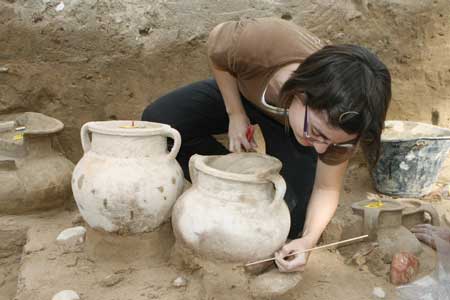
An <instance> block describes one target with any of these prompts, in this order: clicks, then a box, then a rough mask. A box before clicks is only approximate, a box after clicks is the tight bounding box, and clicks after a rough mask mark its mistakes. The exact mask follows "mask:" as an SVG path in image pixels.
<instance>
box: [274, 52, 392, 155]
mask: <svg viewBox="0 0 450 300" xmlns="http://www.w3.org/2000/svg"><path fill="white" fill-rule="evenodd" d="M302 93H303V95H304V96H303V97H302V99H303V101H304V104H306V105H308V107H310V108H312V109H316V110H324V111H326V112H327V113H328V119H329V122H330V124H331V126H333V127H337V128H341V129H342V130H344V131H345V132H347V133H349V134H354V133H357V134H359V135H360V138H361V141H362V142H365V143H368V144H371V145H374V146H375V147H377V148H378V146H379V144H380V137H381V131H382V130H383V128H384V120H385V118H386V112H387V109H388V107H389V103H390V100H391V75H390V73H389V70H388V69H387V67H386V66H385V65H384V64H383V63H382V62H381V61H380V60H379V59H378V58H377V57H376V56H375V54H373V53H372V52H370V51H369V50H368V49H366V48H364V47H361V46H356V45H332V46H325V47H324V48H322V49H320V50H319V51H317V52H315V53H313V54H312V55H310V56H309V57H307V58H306V59H305V61H304V62H303V63H302V64H300V66H299V67H298V68H297V70H295V71H294V73H293V74H292V76H291V77H290V78H289V79H288V80H287V81H286V82H285V84H284V85H283V87H282V89H281V91H280V100H281V105H282V107H283V108H285V109H288V108H289V106H290V104H291V103H292V101H293V99H294V96H296V95H299V94H302Z"/></svg>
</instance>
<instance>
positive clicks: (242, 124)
mask: <svg viewBox="0 0 450 300" xmlns="http://www.w3.org/2000/svg"><path fill="white" fill-rule="evenodd" d="M222 25H223V24H219V25H217V26H216V27H215V28H214V29H213V30H212V31H211V33H210V35H209V40H216V38H217V37H216V35H217V34H218V32H219V31H220V28H221V26H222ZM208 60H209V65H210V67H211V71H212V73H213V76H214V78H215V79H216V82H217V85H218V86H219V90H220V93H221V94H222V97H223V99H224V102H225V108H226V111H227V114H228V117H229V128H228V136H229V139H230V145H229V150H230V151H231V152H240V151H241V145H242V146H243V147H244V149H245V150H247V151H248V150H251V149H252V148H253V147H255V146H256V145H254V142H253V143H251V142H249V141H248V140H247V138H246V134H245V133H246V131H247V127H248V125H249V124H250V121H249V119H248V117H247V114H246V112H245V109H244V106H243V105H242V100H241V96H240V94H239V89H238V84H237V80H236V77H234V76H233V75H231V74H230V73H229V72H228V71H226V70H222V69H220V68H219V67H218V66H216V65H215V64H214V62H213V61H212V59H211V56H209V55H208ZM252 144H253V145H252Z"/></svg>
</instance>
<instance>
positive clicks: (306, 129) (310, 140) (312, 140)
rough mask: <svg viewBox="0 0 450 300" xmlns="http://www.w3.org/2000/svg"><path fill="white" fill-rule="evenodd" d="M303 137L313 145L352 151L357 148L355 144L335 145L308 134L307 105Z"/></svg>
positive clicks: (306, 107)
mask: <svg viewBox="0 0 450 300" xmlns="http://www.w3.org/2000/svg"><path fill="white" fill-rule="evenodd" d="M303 137H304V138H306V139H307V140H308V141H309V142H311V143H317V144H324V145H328V146H333V147H337V148H348V149H351V148H353V147H355V146H356V144H353V143H342V144H333V143H331V142H330V141H327V140H325V139H323V138H317V137H314V136H312V135H311V134H310V133H309V132H308V106H307V105H306V104H305V118H304V123H303Z"/></svg>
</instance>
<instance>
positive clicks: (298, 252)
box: [245, 234, 369, 267]
mask: <svg viewBox="0 0 450 300" xmlns="http://www.w3.org/2000/svg"><path fill="white" fill-rule="evenodd" d="M368 236H369V235H367V234H366V235H361V236H358V237H354V238H351V239H348V240H343V241H339V242H334V243H331V244H327V245H323V246H319V247H314V248H310V249H306V250H302V251H297V252H293V253H290V254H288V255H286V256H285V257H288V256H292V255H296V254H300V253H306V252H311V251H314V250H319V249H323V248H328V247H331V246H336V245H339V244H343V243H346V242H351V241H356V240H361V239H363V238H366V237H368ZM271 260H275V257H271V258H266V259H263V260H258V261H254V262H251V263H248V264H246V265H245V266H246V267H248V266H252V265H256V264H260V263H263V262H266V261H271Z"/></svg>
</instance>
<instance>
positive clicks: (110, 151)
mask: <svg viewBox="0 0 450 300" xmlns="http://www.w3.org/2000/svg"><path fill="white" fill-rule="evenodd" d="M91 151H93V152H95V153H97V154H99V155H105V156H111V157H117V158H148V157H159V158H162V157H164V156H167V138H166V137H165V136H161V135H150V136H123V135H111V134H102V133H97V132H93V133H92V143H91Z"/></svg>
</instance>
